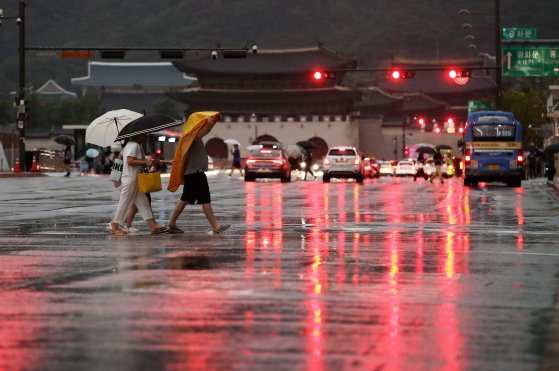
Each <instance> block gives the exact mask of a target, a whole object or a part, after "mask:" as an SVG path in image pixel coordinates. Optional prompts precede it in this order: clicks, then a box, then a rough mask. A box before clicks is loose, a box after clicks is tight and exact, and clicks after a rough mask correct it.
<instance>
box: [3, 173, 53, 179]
mask: <svg viewBox="0 0 559 371" xmlns="http://www.w3.org/2000/svg"><path fill="white" fill-rule="evenodd" d="M38 176H46V175H45V174H43V173H0V178H33V177H38Z"/></svg>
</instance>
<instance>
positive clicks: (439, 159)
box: [429, 149, 444, 183]
mask: <svg viewBox="0 0 559 371" xmlns="http://www.w3.org/2000/svg"><path fill="white" fill-rule="evenodd" d="M433 162H434V163H435V174H433V175H432V176H431V179H429V181H430V182H431V183H433V180H435V179H436V178H440V179H441V183H444V179H443V176H442V173H441V167H442V166H443V155H442V154H441V151H440V150H438V149H437V150H436V152H435V154H434V155H433Z"/></svg>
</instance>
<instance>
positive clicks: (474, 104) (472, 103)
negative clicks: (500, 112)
mask: <svg viewBox="0 0 559 371" xmlns="http://www.w3.org/2000/svg"><path fill="white" fill-rule="evenodd" d="M490 109H491V107H490V106H489V104H488V103H486V102H484V101H482V100H469V101H468V113H470V112H479V111H488V110H490Z"/></svg>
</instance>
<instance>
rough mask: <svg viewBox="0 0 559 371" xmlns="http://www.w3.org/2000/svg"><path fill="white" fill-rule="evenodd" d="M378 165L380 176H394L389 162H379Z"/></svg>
mask: <svg viewBox="0 0 559 371" xmlns="http://www.w3.org/2000/svg"><path fill="white" fill-rule="evenodd" d="M378 164H379V166H380V170H379V173H380V175H390V176H393V175H394V167H393V166H392V163H391V162H390V161H379V162H378Z"/></svg>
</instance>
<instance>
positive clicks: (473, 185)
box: [471, 179, 479, 187]
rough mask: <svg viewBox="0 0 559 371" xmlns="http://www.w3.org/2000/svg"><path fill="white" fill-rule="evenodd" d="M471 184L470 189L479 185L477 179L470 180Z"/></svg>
mask: <svg viewBox="0 0 559 371" xmlns="http://www.w3.org/2000/svg"><path fill="white" fill-rule="evenodd" d="M471 184H472V187H477V186H478V184H479V181H478V180H477V179H472V180H471Z"/></svg>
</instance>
